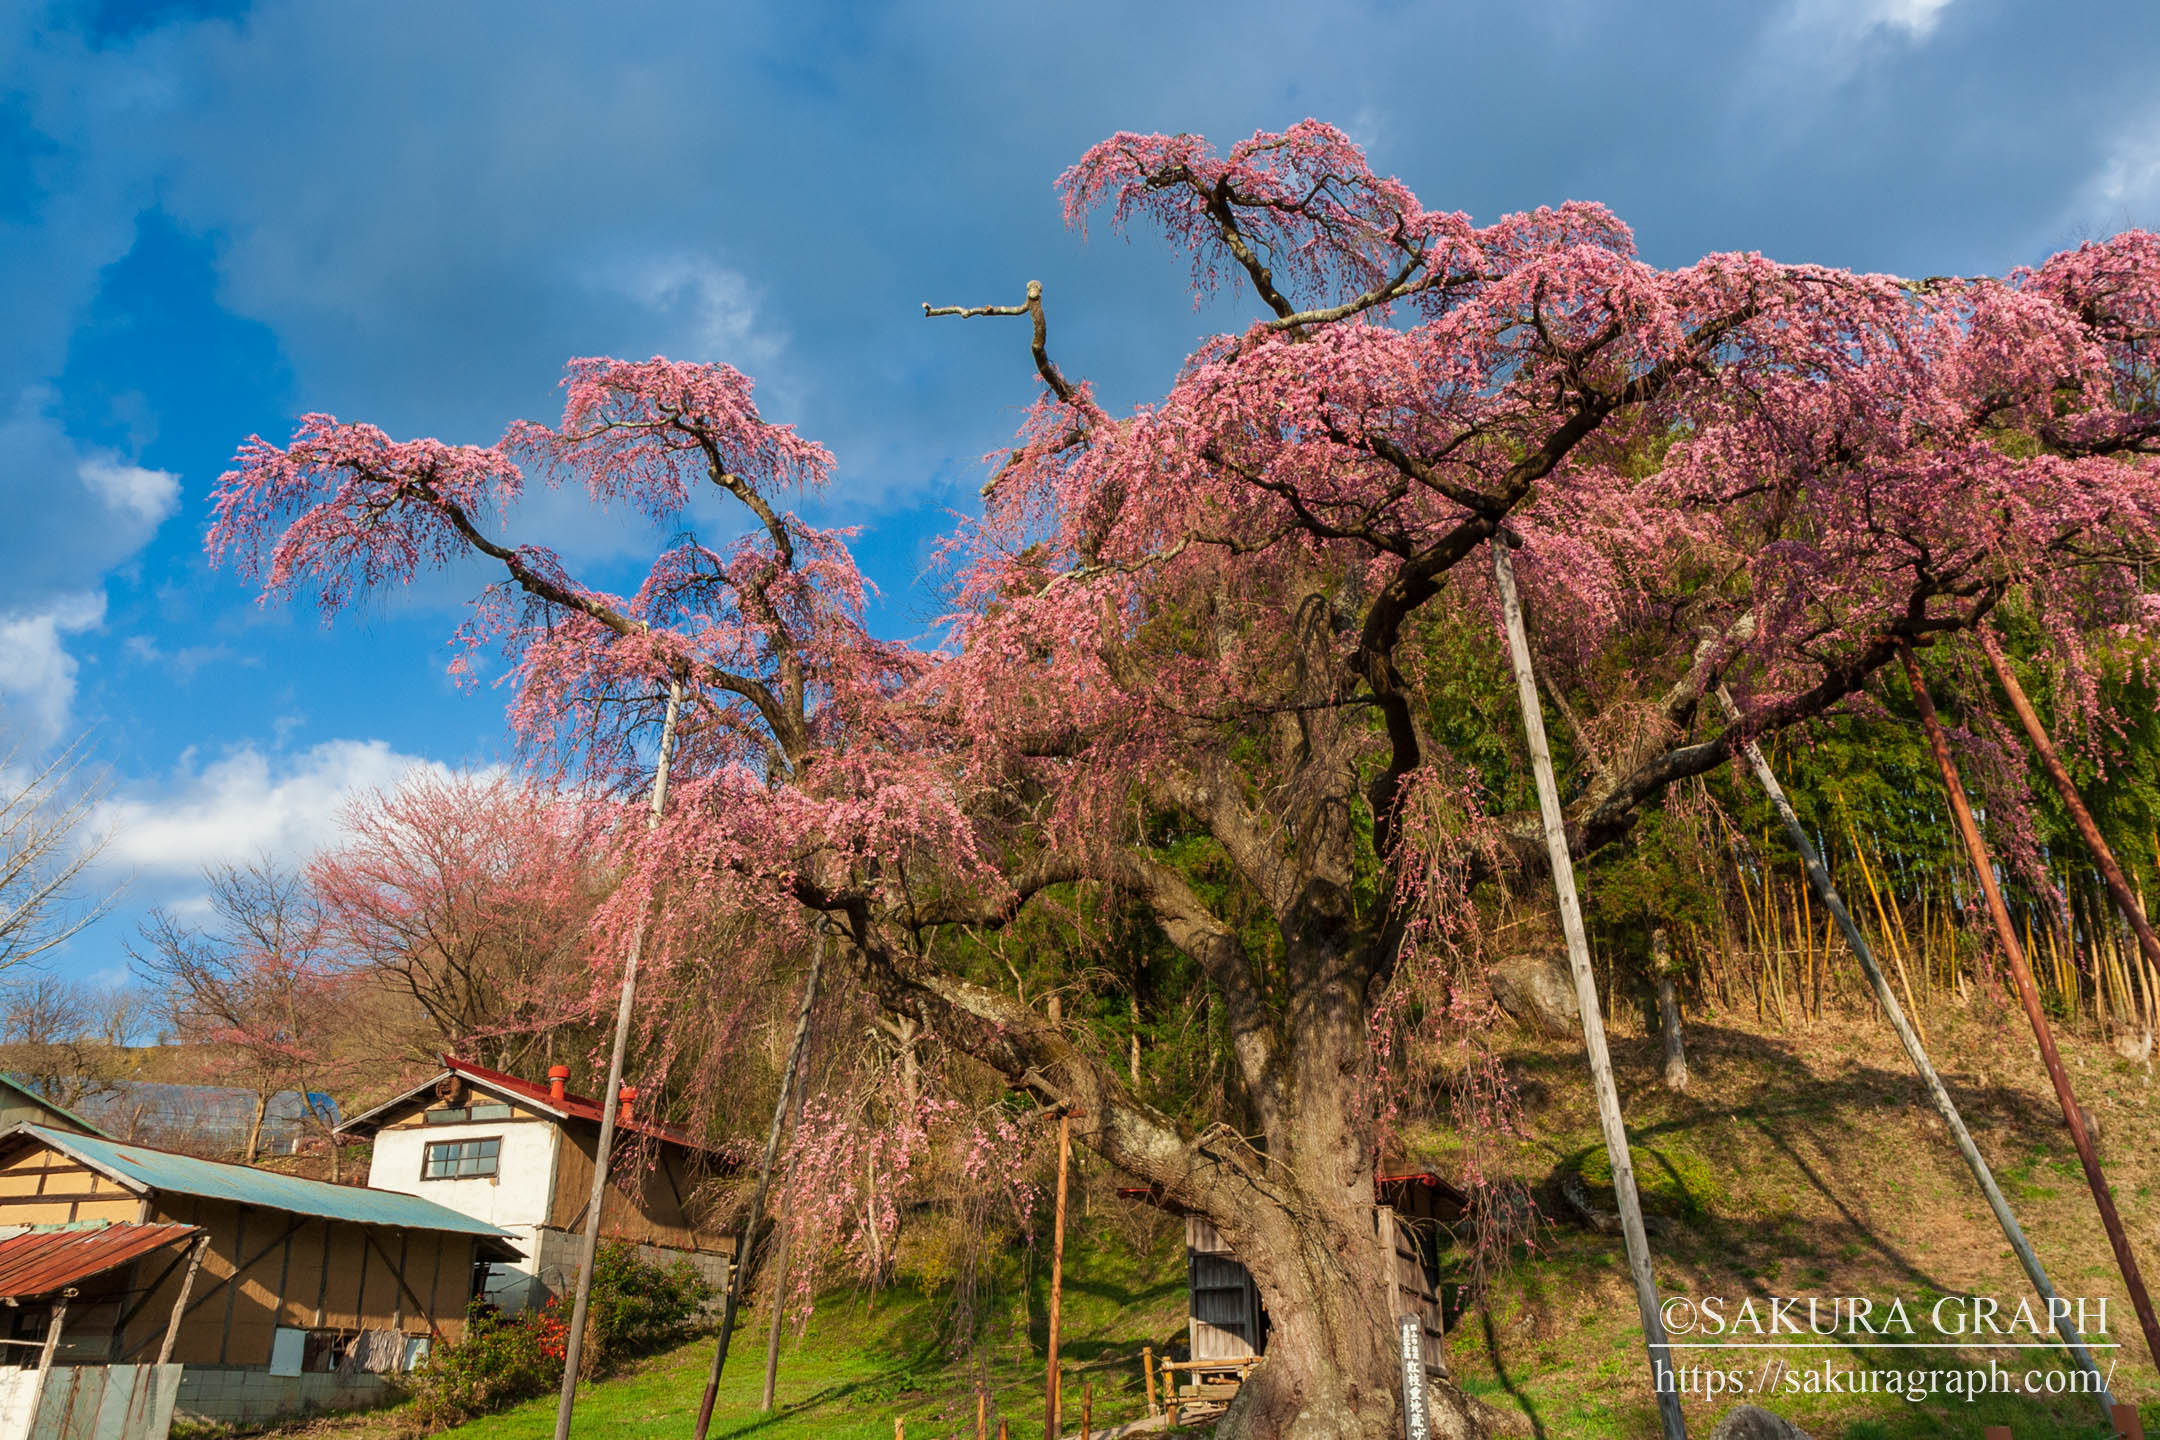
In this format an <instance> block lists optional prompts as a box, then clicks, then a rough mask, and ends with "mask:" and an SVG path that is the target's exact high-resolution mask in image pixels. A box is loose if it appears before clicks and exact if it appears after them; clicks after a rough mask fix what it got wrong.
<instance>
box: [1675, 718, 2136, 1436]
mask: <svg viewBox="0 0 2160 1440" xmlns="http://www.w3.org/2000/svg"><path fill="white" fill-rule="evenodd" d="M1717 694H1718V699H1719V701H1720V702H1721V703H1722V704H1723V705H1724V708H1725V713H1726V715H1727V717H1728V718H1729V719H1730V721H1731V722H1732V723H1733V724H1738V723H1739V719H1740V712H1739V707H1738V706H1736V705H1734V704H1733V698H1732V694H1731V692H1730V691H1728V690H1727V689H1726V688H1725V687H1724V686H1723V685H1720V686H1718V691H1717ZM1740 752H1741V754H1742V755H1743V756H1744V757H1745V758H1746V760H1747V762H1748V767H1749V768H1750V769H1751V770H1753V771H1754V772H1755V779H1756V782H1757V783H1758V784H1760V785H1761V786H1762V788H1763V791H1764V793H1766V794H1767V795H1769V797H1770V806H1771V808H1772V809H1773V810H1775V811H1777V814H1778V818H1779V819H1780V820H1783V821H1784V822H1785V833H1786V836H1787V838H1789V839H1790V840H1791V841H1792V843H1793V848H1794V849H1795V850H1797V851H1799V852H1800V861H1801V864H1802V866H1803V867H1804V868H1805V869H1806V871H1807V876H1808V880H1809V881H1810V883H1812V884H1813V885H1814V887H1815V890H1816V893H1817V894H1818V895H1820V896H1821V897H1822V902H1823V908H1824V909H1825V910H1828V911H1829V912H1830V914H1831V916H1832V918H1833V919H1835V920H1836V921H1837V925H1838V928H1839V929H1840V930H1841V931H1843V932H1844V935H1845V944H1846V946H1847V948H1849V949H1850V950H1851V951H1852V953H1853V958H1854V959H1856V960H1858V961H1859V962H1860V973H1861V974H1862V975H1863V976H1865V977H1866V979H1867V982H1868V987H1869V988H1870V989H1872V990H1873V991H1874V992H1875V999H1876V1000H1877V1002H1878V1003H1880V1004H1881V1006H1882V1009H1883V1014H1884V1015H1885V1016H1887V1017H1888V1019H1889V1021H1890V1028H1891V1030H1892V1031H1893V1032H1894V1033H1895V1034H1896V1035H1897V1038H1898V1043H1899V1044H1900V1045H1901V1046H1903V1047H1904V1050H1905V1057H1906V1058H1907V1059H1908V1060H1910V1061H1911V1062H1912V1067H1913V1071H1914V1073H1916V1074H1917V1075H1919V1077H1920V1082H1921V1084H1923V1085H1925V1086H1926V1087H1927V1092H1928V1099H1929V1100H1931V1101H1933V1102H1934V1105H1935V1113H1936V1114H1937V1115H1939V1116H1941V1117H1942V1121H1943V1124H1944V1125H1945V1126H1946V1127H1947V1128H1948V1129H1949V1131H1950V1138H1951V1140H1952V1141H1953V1142H1954V1143H1955V1144H1956V1146H1957V1150H1958V1154H1959V1155H1960V1156H1962V1157H1963V1158H1964V1161H1965V1168H1966V1169H1967V1170H1969V1171H1970V1172H1972V1177H1973V1180H1974V1182H1975V1183H1976V1184H1978V1185H1979V1187H1980V1193H1981V1194H1982V1195H1983V1196H1984V1197H1985V1198H1986V1199H1987V1203H1988V1209H1989V1210H1991V1211H1993V1212H1994V1215H1995V1223H1996V1224H1997V1225H1999V1226H2001V1227H2002V1232H2003V1238H2004V1239H2006V1240H2008V1241H2009V1242H2010V1248H2011V1249H2012V1250H2013V1251H2015V1252H2016V1254H2017V1257H2018V1263H2019V1264H2020V1265H2021V1266H2022V1267H2024V1270H2025V1276H2026V1278H2027V1279H2028V1280H2030V1281H2031V1282H2032V1287H2033V1291H2034V1293H2035V1294H2037V1295H2038V1296H2040V1298H2041V1300H2042V1302H2043V1303H2045V1304H2046V1305H2047V1308H2048V1315H2049V1317H2050V1318H2051V1319H2052V1320H2053V1321H2054V1324H2055V1329H2056V1331H2057V1333H2058V1334H2060V1335H2061V1336H2062V1340H2063V1344H2064V1346H2065V1347H2067V1348H2068V1349H2069V1351H2070V1354H2071V1357H2072V1359H2073V1360H2074V1361H2075V1363H2076V1364H2077V1366H2078V1368H2079V1369H2080V1370H2083V1371H2085V1372H2086V1373H2087V1374H2089V1375H2091V1376H2092V1377H2093V1383H2094V1385H2095V1386H2096V1387H2097V1388H2098V1390H2099V1392H2100V1393H2099V1400H2100V1405H2101V1408H2102V1409H2103V1410H2106V1409H2107V1407H2108V1406H2110V1405H2112V1404H2113V1403H2114V1400H2113V1397H2112V1396H2110V1395H2109V1394H2108V1393H2107V1381H2106V1378H2105V1377H2103V1376H2102V1375H2101V1373H2100V1367H2099V1366H2098V1365H2097V1364H2095V1363H2094V1361H2093V1357H2092V1353H2091V1352H2090V1351H2089V1350H2087V1349H2086V1348H2085V1342H2084V1339H2083V1338H2082V1337H2081V1336H2080V1335H2079V1334H2078V1330H2077V1327H2076V1326H2075V1325H2074V1324H2072V1323H2071V1321H2070V1317H2069V1307H2068V1306H2067V1305H2063V1304H2060V1303H2058V1302H2057V1300H2056V1296H2055V1288H2054V1287H2053V1286H2052V1285H2050V1284H2049V1283H2048V1278H2047V1271H2046V1270H2045V1269H2044V1268H2043V1267H2042V1266H2041V1264H2040V1257H2039V1255H2038V1254H2037V1253H2035V1252H2034V1250H2033V1248H2032V1242H2031V1241H2029V1240H2027V1239H2026V1238H2025V1231H2024V1228H2023V1227H2022V1226H2020V1225H2019V1224H2018V1222H2017V1216H2015V1215H2013V1214H2012V1213H2011V1211H2010V1202H2009V1201H2007V1200H2005V1199H2004V1198H2003V1193H2002V1189H2001V1187H2000V1186H1998V1185H1997V1184H1996V1183H1995V1174H1994V1172H1993V1171H1992V1170H1990V1169H1989V1168H1988V1163H1987V1161H1986V1160H1985V1159H1984V1158H1982V1156H1981V1154H1980V1148H1979V1147H1978V1146H1977V1145H1975V1144H1973V1138H1972V1134H1971V1132H1969V1131H1968V1130H1967V1129H1966V1128H1965V1119H1964V1117H1963V1116H1962V1115H1960V1114H1959V1113H1958V1108H1957V1103H1956V1102H1955V1101H1953V1100H1952V1099H1951V1098H1950V1092H1949V1090H1948V1089H1947V1088H1945V1087H1944V1085H1943V1083H1942V1077H1941V1076H1940V1075H1938V1074H1936V1073H1935V1065H1934V1062H1933V1061H1931V1060H1930V1059H1929V1058H1928V1053H1927V1046H1926V1045H1925V1044H1924V1043H1923V1042H1922V1040H1921V1038H1920V1036H1919V1034H1918V1033H1917V1032H1916V1031H1915V1030H1914V1029H1913V1027H1912V1025H1911V1024H1910V1023H1909V1022H1908V1021H1907V1019H1906V1016H1905V1012H1904V1011H1903V1010H1902V1009H1900V1008H1899V1006H1898V1000H1897V995H1896V993H1895V992H1894V991H1892V990H1891V988H1890V981H1889V979H1888V978H1887V977H1886V976H1885V975H1884V974H1883V971H1882V967H1881V966H1880V965H1878V964H1877V963H1876V962H1875V955H1874V952H1873V951H1872V950H1870V949H1869V948H1868V943H1867V937H1866V936H1864V935H1862V934H1861V933H1860V926H1859V924H1858V922H1856V921H1855V920H1854V919H1853V917H1852V912H1851V911H1850V910H1848V909H1847V908H1846V906H1845V901H1844V898H1843V897H1842V896H1840V895H1839V894H1838V891H1837V886H1836V885H1834V884H1833V883H1831V880H1830V872H1829V870H1828V869H1827V868H1826V867H1825V866H1824V865H1823V863H1822V857H1821V856H1820V855H1818V854H1817V853H1816V851H1815V847H1814V845H1813V844H1812V843H1810V842H1809V840H1808V837H1807V831H1806V830H1805V829H1804V828H1802V826H1801V824H1800V817H1799V816H1798V815H1796V814H1794V813H1793V808H1792V803H1791V802H1790V801H1789V800H1787V799H1786V798H1785V788H1784V787H1783V786H1782V785H1780V784H1779V783H1778V778H1777V775H1776V773H1775V772H1774V771H1772V770H1771V768H1770V766H1769V763H1768V762H1767V761H1765V760H1764V759H1763V755H1762V750H1761V748H1760V747H1759V746H1757V745H1756V744H1755V742H1754V741H1752V740H1749V741H1745V742H1744V743H1743V744H1742V745H1741V747H1740Z"/></svg>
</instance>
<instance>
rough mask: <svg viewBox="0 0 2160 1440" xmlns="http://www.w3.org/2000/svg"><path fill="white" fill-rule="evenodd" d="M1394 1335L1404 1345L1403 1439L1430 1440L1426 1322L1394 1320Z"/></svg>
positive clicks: (1409, 1318)
mask: <svg viewBox="0 0 2160 1440" xmlns="http://www.w3.org/2000/svg"><path fill="white" fill-rule="evenodd" d="M1395 1334H1396V1336H1397V1338H1398V1339H1399V1340H1400V1342H1401V1345H1402V1430H1403V1440H1430V1437H1431V1434H1432V1426H1431V1420H1430V1418H1429V1417H1428V1416H1427V1414H1426V1411H1425V1321H1424V1319H1423V1317H1421V1316H1417V1315H1398V1316H1396V1317H1395Z"/></svg>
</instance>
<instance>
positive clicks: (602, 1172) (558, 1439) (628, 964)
mask: <svg viewBox="0 0 2160 1440" xmlns="http://www.w3.org/2000/svg"><path fill="white" fill-rule="evenodd" d="M681 712H682V681H681V680H679V679H675V678H672V677H671V678H670V679H669V680H668V701H667V718H666V719H665V720H664V721H662V722H661V725H660V759H659V763H658V766H657V768H656V769H655V771H654V773H653V787H652V813H651V815H650V816H648V817H647V819H646V822H645V828H646V829H648V830H651V829H657V828H658V827H659V824H660V812H661V810H662V808H663V807H665V806H666V804H667V783H668V761H669V759H670V758H671V757H672V755H673V753H674V750H675V718H676V716H677V715H679V714H680V713H681ZM645 923H646V919H645V916H644V914H643V913H642V912H641V913H640V914H639V917H638V923H637V929H636V930H634V931H632V932H631V936H630V954H629V956H628V957H627V958H626V959H625V960H624V961H623V981H622V999H621V1001H620V1003H618V1004H617V1005H616V1007H615V1048H614V1051H613V1052H612V1053H611V1054H610V1056H609V1058H608V1078H607V1089H606V1090H604V1091H602V1092H601V1100H600V1144H599V1148H598V1150H597V1151H596V1152H595V1153H594V1155H593V1181H592V1196H591V1198H590V1199H589V1200H588V1201H587V1202H586V1206H585V1235H584V1238H583V1240H582V1242H581V1243H580V1244H579V1246H578V1278H577V1298H576V1300H575V1301H573V1302H572V1304H571V1307H570V1334H569V1336H568V1339H567V1342H566V1344H565V1345H564V1348H563V1378H562V1395H561V1398H559V1399H558V1400H557V1401H556V1402H555V1440H570V1412H571V1410H572V1409H573V1408H574V1407H575V1406H576V1404H577V1383H578V1367H579V1366H580V1365H581V1364H582V1363H583V1362H584V1358H585V1321H586V1318H587V1312H588V1311H589V1310H590V1309H591V1307H592V1277H593V1263H594V1261H595V1260H596V1259H598V1257H599V1254H600V1211H601V1208H602V1207H603V1206H605V1205H606V1204H607V1182H608V1166H609V1164H610V1163H611V1162H612V1160H613V1157H614V1152H615V1112H616V1110H617V1109H618V1108H619V1107H620V1105H621V1092H622V1076H623V1057H624V1055H625V1054H626V1053H627V1052H628V1050H629V1048H630V1014H631V1009H632V1007H633V1006H634V1005H635V1003H636V1001H637V972H638V957H639V954H640V952H641V951H643V950H644V948H645Z"/></svg>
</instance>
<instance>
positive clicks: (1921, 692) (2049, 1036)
mask: <svg viewBox="0 0 2160 1440" xmlns="http://www.w3.org/2000/svg"><path fill="white" fill-rule="evenodd" d="M1898 659H1899V660H1900V661H1902V662H1903V663H1904V666H1905V678H1906V680H1907V681H1908V682H1910V684H1911V685H1912V691H1913V701H1914V703H1915V704H1916V705H1917V706H1918V707H1919V710H1920V723H1921V725H1922V726H1923V727H1924V728H1925V729H1926V731H1927V738H1928V748H1929V749H1930V750H1933V751H1934V752H1935V764H1936V768H1938V769H1939V770H1941V771H1942V779H1943V788H1944V790H1946V791H1947V792H1948V793H1949V796H1950V810H1951V813H1952V815H1954V816H1955V817H1956V819H1957V825H1958V830H1959V831H1960V832H1961V833H1962V834H1963V836H1964V838H1965V849H1966V853H1967V854H1968V856H1969V857H1970V858H1971V860H1972V866H1973V871H1974V873H1975V874H1977V875H1978V876H1979V877H1980V893H1981V894H1982V895H1983V896H1984V897H1986V900H1987V906H1988V915H1989V917H1990V918H1991V919H1992V920H1993V921H1994V922H1995V934H1996V938H1997V939H1998V940H2000V941H2001V943H2002V948H2003V953H2004V955H2005V957H2006V958H2007V959H2008V961H2009V963H2010V974H2011V978H2012V979H2013V980H2015V981H2016V983H2017V990H2018V999H2019V1001H2020V1002H2022V1003H2023V1005H2024V1007H2025V1018H2026V1019H2027V1020H2028V1021H2030V1022H2031V1024H2032V1029H2033V1038H2034V1039H2036V1040H2038V1041H2039V1042H2040V1058H2041V1060H2042V1061H2044V1062H2045V1063H2046V1065H2047V1071H2048V1079H2049V1080H2051V1081H2052V1082H2054V1086H2055V1098H2056V1101H2057V1102H2058V1103H2059V1104H2060V1105H2061V1106H2062V1112H2063V1124H2064V1125H2065V1126H2066V1127H2067V1128H2068V1129H2069V1131H2070V1143H2071V1144H2072V1145H2074V1146H2076V1147H2077V1152H2078V1163H2079V1164H2080V1165H2081V1166H2083V1167H2084V1170H2085V1184H2086V1186H2087V1187H2088V1188H2089V1189H2091V1191H2092V1196H2093V1205H2094V1206H2095V1207H2096V1208H2097V1209H2098V1210H2099V1211H2100V1224H2101V1226H2102V1228H2104V1229H2105V1230H2106V1231H2107V1237H2108V1246H2109V1248H2111V1249H2112V1250H2113V1251H2114V1252H2115V1264H2116V1266H2117V1268H2118V1269H2120V1270H2121V1271H2122V1277H2123V1288H2124V1289H2126V1290H2128V1291H2129V1292H2130V1304H2131V1308H2133V1309H2134V1310H2136V1312H2137V1317H2138V1326H2139V1328H2140V1329H2142V1330H2143V1331H2144V1333H2145V1349H2146V1353H2147V1354H2148V1355H2152V1356H2160V1318H2156V1317H2155V1316H2154V1315H2153V1307H2152V1297H2151V1296H2149V1295H2147V1294H2146V1293H2145V1279H2144V1276H2142V1275H2141V1274H2139V1273H2138V1263H2137V1256H2136V1255H2135V1254H2133V1253H2132V1252H2131V1250H2130V1237H2129V1236H2128V1235H2126V1234H2125V1233H2123V1224H2122V1216H2120V1215H2119V1214H2117V1213H2116V1210H2115V1197H2114V1195H2113V1194H2112V1193H2111V1192H2110V1191H2109V1189H2108V1184H2107V1176H2106V1175H2105V1174H2103V1173H2102V1172H2101V1169H2100V1157H2099V1155H2098V1154H2096V1153H2095V1152H2094V1150H2093V1143H2092V1136H2091V1135H2089V1134H2087V1133H2086V1131H2085V1120H2084V1116H2083V1115H2082V1114H2081V1113H2080V1112H2079V1110H2078V1103H2077V1095H2076V1093H2075V1092H2074V1091H2073V1090H2072V1089H2071V1087H2070V1076H2069V1073H2068V1072H2067V1071H2065V1070H2064V1069H2063V1063H2062V1056H2061V1055H2060V1054H2059V1053H2058V1052H2057V1051H2056V1048H2055V1035H2054V1032H2053V1031H2051V1030H2050V1029H2049V1028H2048V1023H2047V1016H2046V1015H2045V1014H2044V1013H2043V1012H2042V1011H2041V1009H2040V993H2039V991H2038V989H2037V988H2035V986H2034V985H2033V978H2032V970H2031V968H2030V967H2028V966H2027V965H2026V963H2025V952H2024V951H2022V950H2020V949H2019V948H2018V943H2017V936H2016V935H2015V934H2014V933H2013V932H2012V931H2011V929H2010V912H2009V911H2008V910H2007V909H2005V908H2004V906H2003V899H2002V891H2001V890H1999V889H1997V888H1996V885H1995V869H1994V865H1993V864H1992V862H1991V861H1990V860H1989V858H1988V852H1987V846H1986V845H1985V844H1984V843H1983V842H1982V841H1981V839H1980V829H1979V827H1978V826H1977V825H1975V824H1974V823H1973V817H1972V808H1971V807H1970V806H1969V805H1967V804H1966V803H1965V789H1964V786H1963V785H1961V784H1960V783H1959V781H1958V773H1957V766H1956V764H1955V763H1954V762H1953V761H1952V760H1951V758H1950V742H1949V741H1948V740H1947V739H1946V738H1944V736H1943V730H1942V722H1941V721H1940V720H1938V719H1937V718H1936V715H1935V702H1934V701H1933V700H1932V699H1930V698H1929V697H1928V693H1927V686H1926V684H1925V683H1923V682H1922V680H1921V678H1920V665H1919V662H1918V661H1916V660H1914V659H1913V654H1912V649H1911V647H1910V646H1907V645H1903V644H1900V645H1899V647H1898Z"/></svg>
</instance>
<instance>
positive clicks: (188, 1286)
mask: <svg viewBox="0 0 2160 1440" xmlns="http://www.w3.org/2000/svg"><path fill="white" fill-rule="evenodd" d="M209 1248H210V1232H209V1231H207V1230H205V1231H203V1233H202V1234H200V1235H198V1236H196V1237H195V1244H194V1246H193V1247H192V1248H191V1249H190V1250H189V1251H188V1262H187V1273H186V1274H184V1275H182V1276H181V1277H180V1293H179V1295H177V1296H176V1297H174V1299H173V1307H172V1315H171V1316H170V1317H169V1318H167V1320H166V1321H165V1338H164V1339H163V1340H161V1341H159V1342H158V1352H157V1363H158V1364H160V1365H167V1364H170V1363H171V1362H172V1352H173V1346H174V1345H175V1344H177V1343H178V1342H179V1339H180V1317H181V1316H183V1315H185V1314H187V1309H188V1292H189V1291H191V1290H193V1289H194V1288H195V1272H196V1271H198V1270H200V1269H202V1257H203V1252H204V1251H206V1250H208V1249H209Z"/></svg>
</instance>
